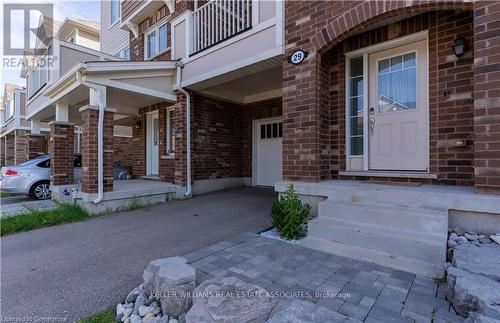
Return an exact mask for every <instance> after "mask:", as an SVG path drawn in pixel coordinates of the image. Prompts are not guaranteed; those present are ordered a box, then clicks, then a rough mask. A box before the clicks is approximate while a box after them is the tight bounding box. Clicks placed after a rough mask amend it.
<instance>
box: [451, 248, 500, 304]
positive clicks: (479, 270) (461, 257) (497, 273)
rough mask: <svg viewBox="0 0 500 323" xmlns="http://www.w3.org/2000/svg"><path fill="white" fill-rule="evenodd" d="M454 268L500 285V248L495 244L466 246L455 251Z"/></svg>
mask: <svg viewBox="0 0 500 323" xmlns="http://www.w3.org/2000/svg"><path fill="white" fill-rule="evenodd" d="M452 264H453V266H454V267H456V268H459V269H462V270H465V271H468V272H471V273H474V274H478V275H482V276H485V277H487V278H489V279H493V280H496V281H497V282H499V283H500V247H499V246H497V245H494V244H480V245H478V246H476V245H473V244H466V245H463V246H458V247H456V248H455V249H454V251H453V261H452ZM499 294H500V291H499Z"/></svg>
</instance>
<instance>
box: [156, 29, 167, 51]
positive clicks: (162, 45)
mask: <svg viewBox="0 0 500 323" xmlns="http://www.w3.org/2000/svg"><path fill="white" fill-rule="evenodd" d="M158 35H159V36H158V51H159V52H160V53H161V52H163V51H164V50H165V49H167V24H163V25H161V26H160V28H158Z"/></svg>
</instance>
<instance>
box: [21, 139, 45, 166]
mask: <svg viewBox="0 0 500 323" xmlns="http://www.w3.org/2000/svg"><path fill="white" fill-rule="evenodd" d="M46 149H47V139H46V137H45V135H42V134H27V135H26V159H27V160H30V159H33V158H37V157H39V156H42V155H46V154H47V150H46Z"/></svg>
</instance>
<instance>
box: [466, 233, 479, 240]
mask: <svg viewBox="0 0 500 323" xmlns="http://www.w3.org/2000/svg"><path fill="white" fill-rule="evenodd" d="M464 236H465V237H466V238H467V240H469V241H474V240H477V239H479V235H477V234H476V233H475V232H465V233H464Z"/></svg>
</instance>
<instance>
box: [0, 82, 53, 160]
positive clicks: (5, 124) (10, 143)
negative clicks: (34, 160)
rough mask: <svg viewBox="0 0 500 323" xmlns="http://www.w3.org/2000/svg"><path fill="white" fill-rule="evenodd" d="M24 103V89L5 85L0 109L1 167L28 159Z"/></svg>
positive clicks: (27, 124) (27, 128) (27, 123)
mask: <svg viewBox="0 0 500 323" xmlns="http://www.w3.org/2000/svg"><path fill="white" fill-rule="evenodd" d="M25 102H26V89H25V88H24V87H22V86H20V85H15V84H9V83H6V84H5V87H4V90H3V97H2V107H1V109H0V147H1V148H0V150H1V155H0V156H1V161H0V163H1V164H2V165H14V164H18V163H22V162H24V161H26V160H27V158H28V156H27V142H26V140H27V134H28V133H29V122H27V121H26V120H25V106H26V104H25ZM46 130H48V129H46ZM38 150H39V149H38ZM33 152H34V151H33Z"/></svg>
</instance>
